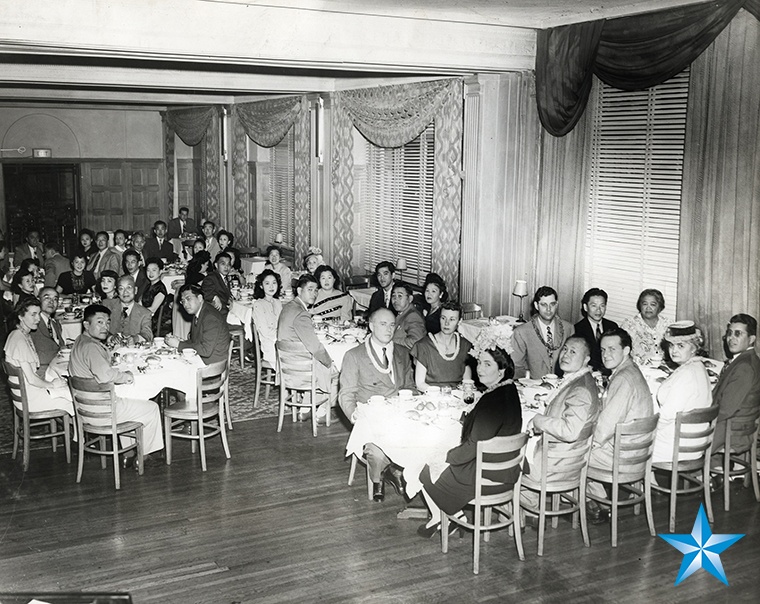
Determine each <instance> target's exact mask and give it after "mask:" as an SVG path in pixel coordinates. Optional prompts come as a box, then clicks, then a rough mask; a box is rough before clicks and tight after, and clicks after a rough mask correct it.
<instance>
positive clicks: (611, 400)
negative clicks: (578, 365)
mask: <svg viewBox="0 0 760 604" xmlns="http://www.w3.org/2000/svg"><path fill="white" fill-rule="evenodd" d="M586 341H588V340H586ZM600 346H601V355H602V362H603V363H604V366H605V368H607V370H609V371H610V372H611V375H610V378H609V383H608V385H607V390H606V392H605V393H604V396H603V399H602V411H601V412H600V413H599V418H598V419H597V420H596V428H594V444H593V445H592V449H591V461H590V462H589V464H590V465H591V466H593V467H595V468H600V469H603V470H607V471H610V472H611V471H612V461H613V459H612V456H613V453H614V451H613V448H614V444H615V443H614V440H615V427H616V426H617V425H618V424H619V423H625V422H630V421H632V420H634V419H641V418H644V417H650V416H651V415H652V413H653V404H652V394H651V392H650V391H649V385H648V384H647V381H646V380H645V379H644V376H643V375H642V373H641V370H640V369H639V366H638V365H636V363H634V362H633V358H632V357H631V348H632V347H633V344H632V342H631V336H630V334H629V333H628V332H627V331H625V330H624V329H620V328H619V327H616V328H613V329H608V330H605V332H604V335H603V336H602V339H601V342H600ZM586 492H587V493H589V494H593V495H596V496H598V497H606V493H605V490H604V487H603V486H602V485H601V484H600V483H598V482H591V481H590V482H589V483H588V487H587V488H586ZM586 515H587V516H588V518H589V520H590V521H591V522H592V523H593V524H599V523H602V522H606V521H607V520H608V519H609V513H608V512H607V510H606V509H604V508H601V507H599V505H598V504H597V503H596V502H594V501H590V500H587V503H586Z"/></svg>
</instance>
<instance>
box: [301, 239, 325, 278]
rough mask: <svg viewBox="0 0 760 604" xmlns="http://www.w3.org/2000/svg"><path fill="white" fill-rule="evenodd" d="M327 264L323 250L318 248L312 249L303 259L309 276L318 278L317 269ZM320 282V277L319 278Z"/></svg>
mask: <svg viewBox="0 0 760 604" xmlns="http://www.w3.org/2000/svg"><path fill="white" fill-rule="evenodd" d="M324 263H325V261H324V258H323V257H322V250H320V249H319V248H318V247H313V246H312V247H310V248H309V250H308V251H307V252H306V255H305V256H304V257H303V267H304V269H305V270H306V271H308V272H309V274H311V275H314V276H316V273H317V269H318V268H319V267H320V266H322V265H323V264H324ZM317 280H319V277H317Z"/></svg>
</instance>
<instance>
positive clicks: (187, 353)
mask: <svg viewBox="0 0 760 604" xmlns="http://www.w3.org/2000/svg"><path fill="white" fill-rule="evenodd" d="M197 354H198V351H197V350H195V348H185V349H184V350H183V351H182V356H183V357H185V358H186V359H192V358H193V357H194V356H195V355H197Z"/></svg>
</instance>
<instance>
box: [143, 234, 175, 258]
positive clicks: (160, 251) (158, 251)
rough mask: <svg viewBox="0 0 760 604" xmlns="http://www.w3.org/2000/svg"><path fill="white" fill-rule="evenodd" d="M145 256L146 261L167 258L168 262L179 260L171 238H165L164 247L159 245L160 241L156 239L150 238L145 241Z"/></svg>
mask: <svg viewBox="0 0 760 604" xmlns="http://www.w3.org/2000/svg"><path fill="white" fill-rule="evenodd" d="M143 256H145V260H146V261H147V260H148V258H166V260H167V262H174V261H175V260H176V259H177V254H175V253H174V246H173V245H172V244H171V241H169V237H168V236H166V237H164V242H163V244H162V245H160V246H159V245H158V239H156V238H155V237H149V238H148V239H146V240H145V247H144V248H143Z"/></svg>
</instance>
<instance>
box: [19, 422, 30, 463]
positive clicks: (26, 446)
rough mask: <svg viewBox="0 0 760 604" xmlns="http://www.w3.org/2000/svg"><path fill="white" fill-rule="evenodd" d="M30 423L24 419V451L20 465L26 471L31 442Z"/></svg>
mask: <svg viewBox="0 0 760 604" xmlns="http://www.w3.org/2000/svg"><path fill="white" fill-rule="evenodd" d="M31 429H32V427H31V425H30V422H29V420H28V419H27V420H26V421H24V452H23V454H22V456H21V467H22V468H23V469H24V472H26V471H27V470H28V469H29V454H30V451H29V445H30V444H31V434H30V432H31Z"/></svg>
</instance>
